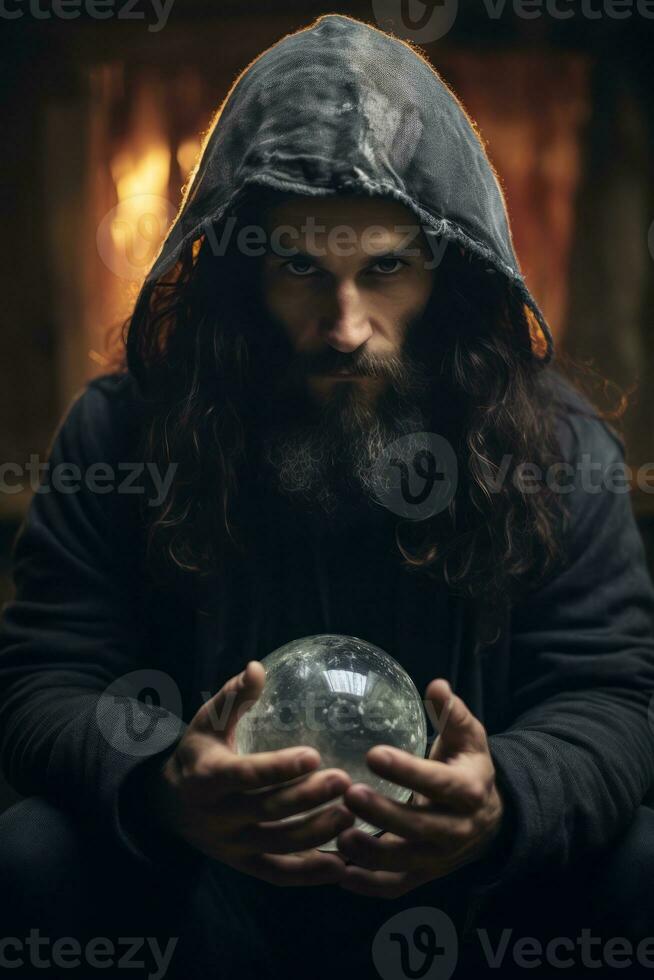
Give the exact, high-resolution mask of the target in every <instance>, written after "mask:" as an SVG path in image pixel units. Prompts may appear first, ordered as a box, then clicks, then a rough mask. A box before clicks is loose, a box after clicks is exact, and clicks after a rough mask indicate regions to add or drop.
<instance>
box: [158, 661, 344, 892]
mask: <svg viewBox="0 0 654 980" xmlns="http://www.w3.org/2000/svg"><path fill="white" fill-rule="evenodd" d="M265 677H266V671H265V667H264V666H263V665H262V664H261V663H260V662H259V661H258V660H252V661H250V662H249V663H248V665H247V666H246V668H245V670H244V671H243V673H242V674H240V675H238V676H236V677H232V678H230V680H229V681H227V683H226V684H225V685H224V686H223V687H222V688H221V689H220V691H218V693H217V694H216V695H214V697H213V698H211V699H210V700H209V701H207V702H206V703H205V704H204V705H203V706H202V707H201V708H200V709H199V711H198V712H197V714H196V715H195V717H194V718H193V719H192V721H191V723H190V725H189V726H188V728H187V730H186V732H185V733H184V737H183V738H182V739H181V741H180V742H179V744H178V745H177V746H176V748H175V751H174V752H173V753H172V754H171V755H170V756H169V757H168V759H167V760H166V762H165V764H164V766H163V768H161V767H159V768H158V769H157V770H155V771H154V774H153V776H152V781H151V783H150V784H149V785H148V786H147V788H146V790H147V792H148V793H150V794H151V795H150V797H149V798H150V799H151V800H152V803H151V806H152V811H151V812H153V813H156V814H157V819H158V821H159V823H160V824H161V825H163V826H164V828H165V829H166V830H168V831H171V832H172V833H174V834H178V835H179V836H180V837H182V838H183V839H184V840H186V841H187V842H188V843H189V844H191V845H192V846H194V847H196V848H198V849H199V850H200V851H202V852H203V853H204V854H207V855H208V856H209V857H211V858H215V859H217V860H219V861H222V862H223V863H225V864H229V865H230V866H231V867H233V868H236V869H238V870H239V871H243V872H245V873H247V874H250V875H253V876H254V877H256V878H262V879H263V880H264V881H268V882H270V883H271V884H274V885H284V886H288V885H322V884H333V883H335V882H337V881H339V880H340V879H341V878H342V876H343V874H344V871H345V862H344V860H343V858H342V857H341V856H340V855H338V854H337V853H334V852H323V851H319V850H317V846H318V845H319V844H323V843H325V842H327V841H328V840H331V839H332V838H333V837H334V836H335V835H336V834H338V832H339V831H341V830H343V829H344V828H345V827H349V826H351V825H352V824H353V823H354V817H353V816H352V813H351V812H350V811H349V810H348V809H347V808H345V807H344V806H332V807H326V803H327V802H328V801H329V800H331V799H334V798H336V797H339V796H341V795H342V794H343V792H344V791H345V790H346V789H347V788H348V787H349V786H351V784H352V780H351V778H350V777H349V776H348V774H347V773H346V772H344V771H343V770H342V769H323V770H321V771H320V772H312V771H313V770H315V769H316V768H317V767H318V766H319V765H320V755H319V753H318V752H317V751H316V750H315V749H313V748H310V747H307V746H294V747H292V748H287V749H280V750H278V751H274V752H254V753H251V754H249V755H238V754H237V753H236V752H235V751H234V729H235V727H236V722H237V721H238V719H239V717H240V716H241V715H242V714H243V713H244V711H246V710H248V709H249V708H250V707H251V706H252V704H254V702H255V701H256V700H257V698H258V697H259V695H260V694H261V691H262V689H263V685H264V683H265ZM223 718H225V723H224V724H223V725H222V726H221V729H220V730H219V731H217V730H216V727H217V726H216V724H215V723H214V722H212V719H223ZM321 804H322V805H323V809H321V810H319V811H317V812H314V813H311V814H308V815H307V816H304V815H303V816H301V817H298V819H297V821H294V822H293V823H289V824H283V823H282V824H280V823H278V821H280V820H281V819H282V818H284V817H288V816H291V815H293V814H304V812H305V811H306V810H311V809H312V808H314V807H317V806H319V805H321Z"/></svg>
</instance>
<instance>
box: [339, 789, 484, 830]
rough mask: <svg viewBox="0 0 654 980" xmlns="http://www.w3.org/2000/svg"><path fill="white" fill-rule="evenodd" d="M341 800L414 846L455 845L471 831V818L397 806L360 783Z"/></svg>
mask: <svg viewBox="0 0 654 980" xmlns="http://www.w3.org/2000/svg"><path fill="white" fill-rule="evenodd" d="M343 801H344V803H345V805H346V806H347V807H348V809H349V810H351V811H352V813H354V814H356V816H358V817H361V818H362V819H363V820H365V821H366V822H367V823H371V824H373V825H374V826H375V827H379V828H380V829H382V830H387V831H390V832H391V833H393V834H399V835H400V836H401V837H404V838H405V839H406V840H407V841H411V842H414V843H417V844H428V845H440V846H442V845H443V844H447V843H448V842H449V841H457V842H458V841H459V840H462V839H464V838H465V836H466V834H471V833H472V832H473V830H474V827H473V823H472V818H471V817H469V816H467V815H464V814H452V813H442V812H441V813H437V812H435V811H433V810H430V809H429V808H428V807H424V806H415V805H413V804H411V803H397V802H396V801H395V800H389V799H387V797H385V796H382V795H381V794H380V793H375V792H373V791H372V790H371V789H369V788H368V787H365V786H362V784H361V783H355V785H354V786H352V787H350V788H349V789H348V790H346V792H345V795H344V797H343Z"/></svg>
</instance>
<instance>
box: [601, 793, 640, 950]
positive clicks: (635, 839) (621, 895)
mask: <svg viewBox="0 0 654 980" xmlns="http://www.w3.org/2000/svg"><path fill="white" fill-rule="evenodd" d="M593 878H594V880H593V887H592V889H591V903H592V904H593V905H594V906H596V907H598V908H601V910H602V912H603V914H604V915H605V916H606V917H607V918H613V919H615V918H619V919H620V920H621V921H624V923H625V928H627V927H630V928H631V929H632V930H633V931H634V932H636V933H638V934H639V935H642V936H644V935H648V936H654V905H653V904H652V902H651V901H648V900H647V898H648V897H649V896H651V890H652V881H654V810H653V809H651V808H650V807H648V806H639V807H638V809H637V810H636V813H635V815H634V819H633V821H632V822H631V824H630V825H629V826H628V827H627V829H626V830H625V831H624V832H623V833H622V834H621V835H620V836H619V837H618V838H617V839H616V840H615V841H614V843H613V845H612V846H611V847H610V848H609V850H608V851H607V852H606V854H605V855H604V856H603V858H602V860H601V861H599V862H598V863H597V865H596V868H595V872H594V876H593Z"/></svg>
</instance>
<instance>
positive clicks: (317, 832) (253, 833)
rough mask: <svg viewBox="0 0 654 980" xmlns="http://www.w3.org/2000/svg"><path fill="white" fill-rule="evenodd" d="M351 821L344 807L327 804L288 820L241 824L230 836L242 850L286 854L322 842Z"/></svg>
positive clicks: (349, 813)
mask: <svg viewBox="0 0 654 980" xmlns="http://www.w3.org/2000/svg"><path fill="white" fill-rule="evenodd" d="M353 823H354V815H353V814H352V813H351V812H350V811H349V810H348V809H346V808H345V807H343V806H330V807H329V808H328V809H321V810H318V811H316V812H314V813H310V814H306V815H302V816H300V817H297V818H294V819H293V820H292V821H289V822H283V823H276V824H264V823H260V824H255V825H254V826H249V827H244V828H242V830H241V831H240V832H238V833H237V834H236V835H235V836H234V838H233V840H234V842H235V844H236V846H237V847H241V848H244V849H245V850H246V851H250V852H252V851H254V852H255V853H258V854H261V853H267V854H289V853H292V852H293V851H304V850H307V849H308V848H313V847H316V848H317V847H319V846H320V844H326V843H327V841H330V840H331V839H332V838H333V837H336V836H337V835H338V834H339V833H340V832H341V831H342V830H345V828H346V827H351V826H352V824H353Z"/></svg>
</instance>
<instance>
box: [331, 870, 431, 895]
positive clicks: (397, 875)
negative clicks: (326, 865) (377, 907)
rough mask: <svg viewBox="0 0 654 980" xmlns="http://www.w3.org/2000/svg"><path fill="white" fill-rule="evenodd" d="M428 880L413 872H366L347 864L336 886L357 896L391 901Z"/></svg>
mask: <svg viewBox="0 0 654 980" xmlns="http://www.w3.org/2000/svg"><path fill="white" fill-rule="evenodd" d="M428 880H429V878H428V877H426V876H424V875H421V874H419V873H417V872H415V871H414V872H406V871H400V872H397V871H367V870H366V869H364V868H358V867H356V865H353V864H349V865H347V867H346V869H345V874H344V876H343V878H342V879H341V881H339V882H338V886H339V888H344V889H345V890H346V891H349V892H354V893H355V894H357V895H369V896H370V897H371V898H388V899H393V898H400V897H401V896H402V895H406V893H407V892H409V891H411V890H412V889H413V888H417V887H418V886H419V885H422V884H424V883H425V882H426V881H428Z"/></svg>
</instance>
